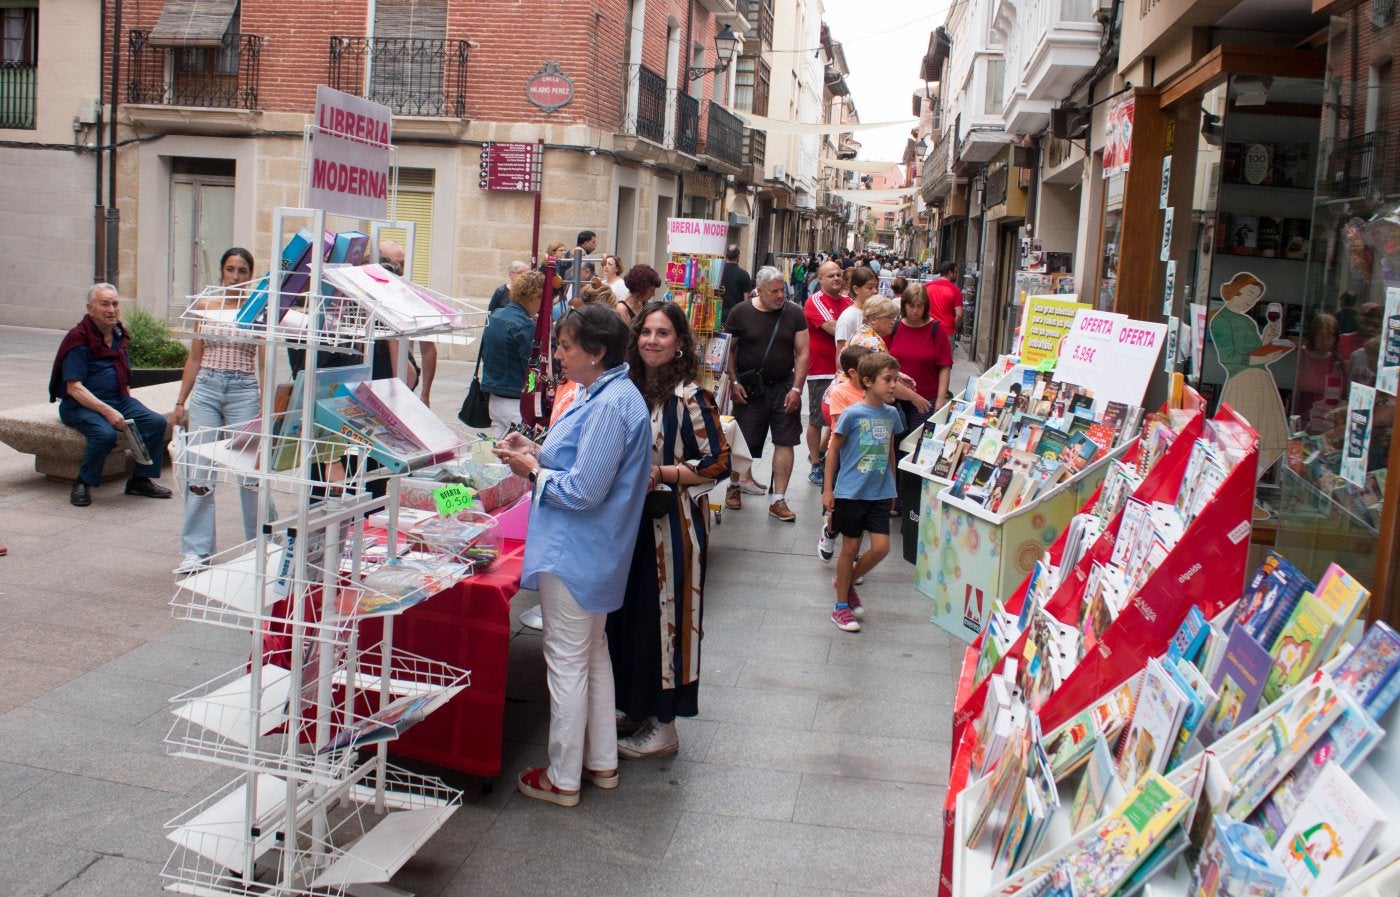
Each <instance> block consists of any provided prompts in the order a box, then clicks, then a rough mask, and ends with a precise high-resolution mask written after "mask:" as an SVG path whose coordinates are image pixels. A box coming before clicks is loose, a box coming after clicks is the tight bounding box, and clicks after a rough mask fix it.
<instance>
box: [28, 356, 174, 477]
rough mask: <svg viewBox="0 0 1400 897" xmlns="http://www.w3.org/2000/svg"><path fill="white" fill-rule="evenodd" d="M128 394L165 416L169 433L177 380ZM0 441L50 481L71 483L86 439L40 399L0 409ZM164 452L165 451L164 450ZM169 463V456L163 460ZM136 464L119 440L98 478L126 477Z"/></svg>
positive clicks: (75, 475) (51, 404)
mask: <svg viewBox="0 0 1400 897" xmlns="http://www.w3.org/2000/svg"><path fill="white" fill-rule="evenodd" d="M131 395H132V396H133V397H134V398H135V399H136V400H137V401H139V402H140V403H141V404H143V405H145V406H146V407H147V408H149V409H151V410H152V411H155V412H156V413H158V414H164V415H165V438H166V441H167V442H168V441H169V440H170V436H171V428H172V421H171V416H172V414H173V413H174V412H173V409H174V408H175V400H176V399H178V398H179V397H180V383H179V381H178V380H177V381H175V382H174V383H161V384H159V385H156V386H143V387H141V388H140V389H133V390H132V391H131ZM0 442H3V443H5V444H6V445H8V446H10V447H11V448H13V449H14V450H15V451H17V452H20V453H22V454H26V455H33V456H34V469H35V470H37V471H38V472H39V473H42V474H43V475H44V476H46V477H48V478H49V479H51V480H55V481H59V482H72V481H73V480H76V479H77V478H78V467H79V465H81V463H82V460H83V451H84V450H85V449H86V448H87V440H86V439H84V438H83V435H82V434H81V433H79V432H78V431H77V430H74V429H73V428H72V427H69V426H67V425H66V424H64V423H63V421H61V420H59V419H58V404H57V403H50V402H42V403H40V404H37V405H24V406H21V407H19V408H6V409H4V410H0ZM167 454H168V453H167ZM166 463H169V459H168V458H167V459H166ZM135 467H136V463H135V462H134V461H133V460H132V459H131V453H130V452H129V451H127V450H126V449H125V448H124V447H123V446H122V444H121V443H120V442H118V443H117V447H116V448H114V449H112V453H111V454H110V455H108V456H107V463H106V464H104V465H103V466H102V479H103V480H104V481H106V480H113V479H117V478H118V477H122V478H126V477H130V476H131V473H132V471H133V470H134V469H135Z"/></svg>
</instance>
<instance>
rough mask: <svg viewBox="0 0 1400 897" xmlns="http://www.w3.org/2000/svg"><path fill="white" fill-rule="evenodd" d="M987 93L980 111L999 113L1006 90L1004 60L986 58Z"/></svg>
mask: <svg viewBox="0 0 1400 897" xmlns="http://www.w3.org/2000/svg"><path fill="white" fill-rule="evenodd" d="M986 77H987V93H986V97H985V100H984V102H983V104H982V111H983V112H985V113H986V114H987V115H1000V114H1001V108H1002V101H1003V97H1004V95H1005V91H1006V83H1005V82H1006V60H1005V59H988V60H987V68H986Z"/></svg>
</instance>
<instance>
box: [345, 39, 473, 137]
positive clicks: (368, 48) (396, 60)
mask: <svg viewBox="0 0 1400 897" xmlns="http://www.w3.org/2000/svg"><path fill="white" fill-rule="evenodd" d="M467 46H468V45H467V42H466V41H464V40H446V39H440V38H421V37H332V38H331V47H330V70H329V78H328V81H329V86H331V87H333V88H335V89H336V90H342V91H344V92H346V93H352V94H354V95H356V96H361V97H364V98H365V99H367V100H373V101H374V102H376V103H382V104H384V105H385V106H388V107H389V108H390V109H392V110H394V114H395V115H424V116H440V117H446V118H463V117H465V116H466V113H467ZM366 71H368V74H369V77H368V79H366V77H365V74H366Z"/></svg>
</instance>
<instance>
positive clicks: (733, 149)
mask: <svg viewBox="0 0 1400 897" xmlns="http://www.w3.org/2000/svg"><path fill="white" fill-rule="evenodd" d="M705 155H707V156H711V157H713V158H715V159H718V160H720V161H721V162H728V163H729V164H730V165H743V164H744V123H743V122H742V121H740V120H739V116H737V115H735V114H734V113H732V112H730V111H729V110H728V109H725V108H724V107H723V106H721V105H719V104H718V103H716V102H715V101H713V100H711V101H710V108H709V109H708V110H706V112H705Z"/></svg>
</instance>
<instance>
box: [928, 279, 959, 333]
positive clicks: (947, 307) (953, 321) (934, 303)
mask: <svg viewBox="0 0 1400 897" xmlns="http://www.w3.org/2000/svg"><path fill="white" fill-rule="evenodd" d="M938 274H939V277H938V278H937V279H935V280H931V281H929V282H928V284H927V285H926V286H925V287H924V292H925V293H927V294H928V313H929V314H930V315H932V316H933V318H934V320H936V321H938V323H939V324H941V325H942V326H943V332H944V333H946V334H948V340H949V342H950V343H956V342H957V339H958V332H959V331H960V330H962V322H963V294H962V290H961V289H960V288H959V287H958V263H957V262H944V263H943V264H942V265H939V266H938Z"/></svg>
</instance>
